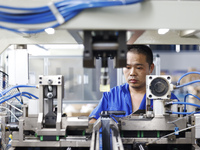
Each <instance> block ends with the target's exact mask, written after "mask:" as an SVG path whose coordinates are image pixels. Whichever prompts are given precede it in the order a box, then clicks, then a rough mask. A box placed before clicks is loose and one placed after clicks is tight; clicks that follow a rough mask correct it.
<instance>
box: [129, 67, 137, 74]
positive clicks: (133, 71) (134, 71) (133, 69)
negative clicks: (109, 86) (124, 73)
mask: <svg viewBox="0 0 200 150" xmlns="http://www.w3.org/2000/svg"><path fill="white" fill-rule="evenodd" d="M135 75H136V70H135V68H131V72H130V76H135Z"/></svg>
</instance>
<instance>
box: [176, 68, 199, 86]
mask: <svg viewBox="0 0 200 150" xmlns="http://www.w3.org/2000/svg"><path fill="white" fill-rule="evenodd" d="M189 74H199V75H200V72H196V71H192V72H188V73H185V74H184V75H182V76H181V77H180V78H179V79H178V81H177V85H179V84H180V81H181V79H182V78H183V77H185V76H187V75H189Z"/></svg>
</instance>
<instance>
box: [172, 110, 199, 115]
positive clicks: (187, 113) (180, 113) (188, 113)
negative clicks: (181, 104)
mask: <svg viewBox="0 0 200 150" xmlns="http://www.w3.org/2000/svg"><path fill="white" fill-rule="evenodd" d="M171 113H172V114H178V115H190V114H197V113H199V112H173V111H172V112H171Z"/></svg>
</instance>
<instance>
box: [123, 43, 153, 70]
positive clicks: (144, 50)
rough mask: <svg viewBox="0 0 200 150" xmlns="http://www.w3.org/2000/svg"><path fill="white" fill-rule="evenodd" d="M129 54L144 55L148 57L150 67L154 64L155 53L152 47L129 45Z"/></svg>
mask: <svg viewBox="0 0 200 150" xmlns="http://www.w3.org/2000/svg"><path fill="white" fill-rule="evenodd" d="M127 48H128V52H129V51H130V52H133V53H137V54H143V55H145V56H146V61H147V63H148V64H149V67H150V66H151V64H153V53H152V50H151V48H150V47H148V46H146V45H133V44H132V45H127Z"/></svg>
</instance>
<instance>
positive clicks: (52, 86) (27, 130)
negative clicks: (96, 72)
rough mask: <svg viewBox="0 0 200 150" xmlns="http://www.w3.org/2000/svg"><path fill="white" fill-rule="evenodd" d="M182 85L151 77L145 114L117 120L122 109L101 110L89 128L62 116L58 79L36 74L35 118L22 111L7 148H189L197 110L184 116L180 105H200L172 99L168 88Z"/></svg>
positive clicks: (199, 121) (195, 137)
mask: <svg viewBox="0 0 200 150" xmlns="http://www.w3.org/2000/svg"><path fill="white" fill-rule="evenodd" d="M192 83H194V82H191V83H189V84H192ZM183 86H184V85H177V86H174V85H172V84H171V77H170V76H168V75H160V76H156V75H149V76H147V77H146V110H138V111H137V112H135V113H133V114H130V115H129V116H126V117H121V118H120V117H117V116H118V115H123V114H124V112H123V111H103V112H101V117H100V118H99V119H98V120H97V121H96V122H95V123H94V124H89V123H88V117H82V118H81V117H67V116H66V115H64V114H63V113H62V98H63V89H64V87H63V77H62V76H61V75H56V76H39V93H40V97H39V114H38V115H33V114H32V115H30V114H27V113H26V112H27V110H28V109H30V108H29V107H30V106H29V107H28V106H26V105H25V106H24V107H23V109H24V110H23V116H22V117H21V118H20V119H19V125H18V128H19V129H18V131H13V132H12V135H13V139H12V142H11V145H12V147H11V148H12V149H28V148H40V149H49V148H53V149H72V150H73V149H75V150H76V149H90V150H99V149H103V150H107V149H112V150H115V149H117V150H156V149H166V150H193V149H195V147H198V145H199V139H200V135H199V133H200V132H199V126H200V116H199V114H198V112H199V111H198V108H197V109H196V110H195V111H193V112H186V111H185V109H184V106H185V105H186V104H187V105H193V106H195V107H200V106H199V105H196V104H192V103H187V102H180V101H179V100H178V99H172V98H173V96H172V93H171V92H172V90H174V89H176V88H180V87H183ZM55 101H57V102H55ZM55 103H56V107H54V106H55ZM179 104H180V105H179Z"/></svg>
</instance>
